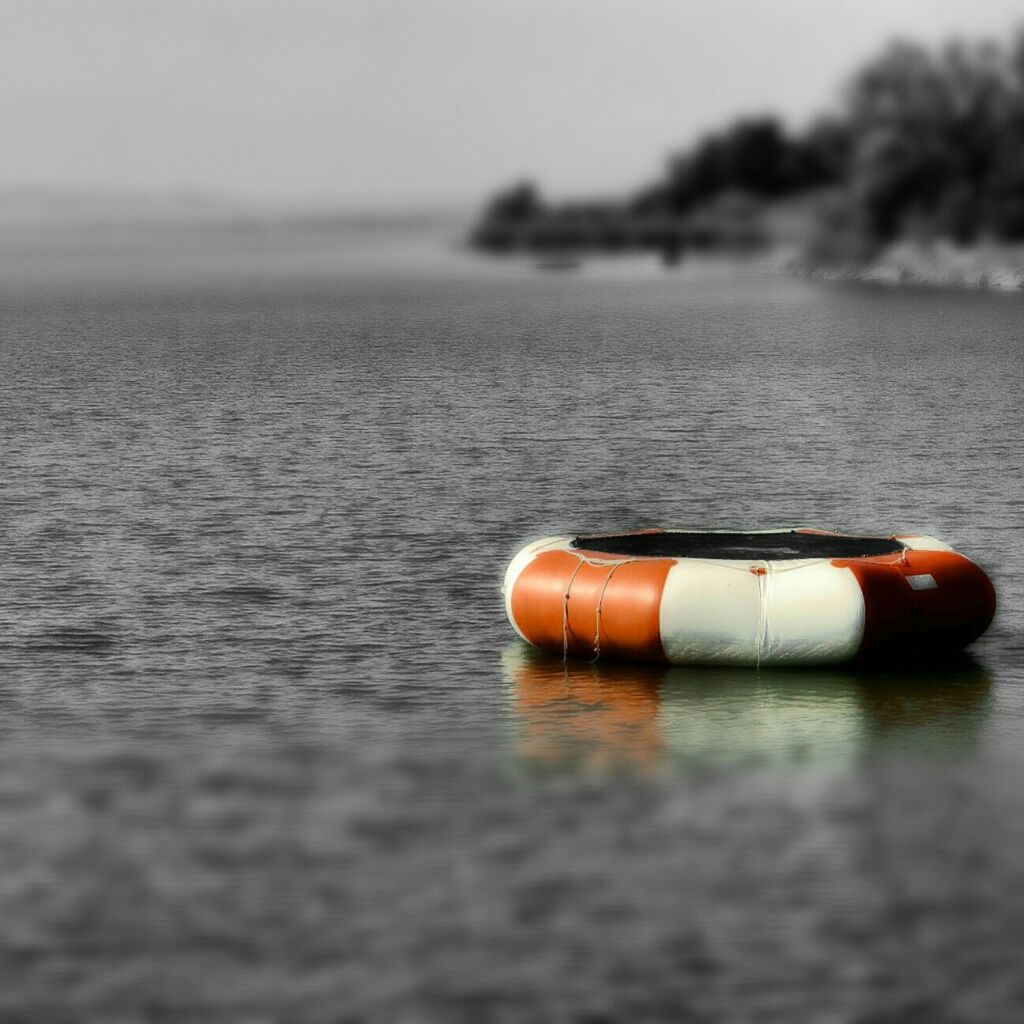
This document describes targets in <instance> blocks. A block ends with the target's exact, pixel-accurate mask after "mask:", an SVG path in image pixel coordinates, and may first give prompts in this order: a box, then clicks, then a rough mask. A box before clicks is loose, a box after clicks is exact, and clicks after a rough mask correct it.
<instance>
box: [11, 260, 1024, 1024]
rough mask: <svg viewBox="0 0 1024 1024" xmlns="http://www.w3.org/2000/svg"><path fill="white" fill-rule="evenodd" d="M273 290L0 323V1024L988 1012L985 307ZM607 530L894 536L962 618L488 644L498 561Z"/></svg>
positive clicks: (846, 298) (993, 817) (92, 306)
mask: <svg viewBox="0 0 1024 1024" xmlns="http://www.w3.org/2000/svg"><path fill="white" fill-rule="evenodd" d="M282 266H283V264H282ZM287 266H288V269H287V272H285V270H283V269H281V267H280V266H277V265H276V264H273V262H272V261H271V262H270V263H266V264H258V265H257V266H256V267H255V269H254V267H253V266H252V265H249V264H246V265H245V266H244V267H243V268H242V269H238V267H236V268H235V271H233V272H231V273H227V272H224V273H221V274H220V275H219V276H218V275H211V276H206V275H205V274H203V273H199V272H195V273H193V274H191V275H190V274H188V273H183V274H179V275H177V276H175V277H173V279H168V281H164V282H163V283H161V281H160V280H159V274H156V275H155V276H154V275H148V276H147V275H146V274H141V275H137V276H136V277H134V278H131V280H130V281H129V283H128V284H127V285H124V286H122V287H115V286H114V285H113V284H112V283H111V281H110V280H109V279H107V280H105V281H103V282H100V283H98V284H97V283H94V284H93V285H90V286H86V285H85V284H84V283H82V282H80V281H78V282H70V283H69V282H67V281H64V282H63V283H52V284H49V285H46V284H44V283H39V281H36V283H35V285H34V286H32V287H24V286H23V285H24V282H21V284H19V286H18V287H12V288H10V289H7V290H6V291H5V294H4V298H3V300H2V304H0V332H2V333H0V341H2V350H0V425H2V440H3V444H2V449H0V460H2V476H0V487H2V490H0V498H2V505H0V515H2V522H3V542H2V548H0V551H2V572H3V587H2V590H0V665H2V669H3V674H2V686H0V712H2V713H0V858H2V863H3V870H2V873H0V976H2V977H3V979H4V982H3V984H2V986H0V1016H2V1017H3V1019H4V1020H11V1021H18V1020H25V1021H43V1020H45V1021H47V1022H56V1024H59V1022H61V1021H69V1022H70V1021H97V1022H100V1021H102V1022H111V1021H113V1022H120V1021H138V1020H145V1021H149V1020H153V1021H171V1020H173V1021H178V1020H183V1021H217V1022H227V1024H233V1022H243V1021H244V1022H247V1024H248V1022H264V1021H266V1022H277V1021H281V1022H306V1021H308V1022H325V1024H328V1022H337V1021H349V1020H351V1021H363V1020H366V1021H382V1022H391V1021H408V1022H414V1021H415V1022H421V1021H423V1022H448V1021H460V1022H461V1021H467V1022H470V1021H472V1022H479V1021H482V1022H489V1021H541V1020H543V1021H555V1022H560V1021H566V1022H569V1021H580V1022H582V1021H589V1022H591V1024H596V1022H600V1021H615V1020H629V1021H661V1020H708V1021H719V1020H721V1021H729V1022H742V1021H748V1020H749V1021H752V1022H753V1021H757V1022H759V1024H760V1022H765V1021H780V1022H793V1021H798V1020H813V1021H828V1022H832V1021H835V1022H840V1021H851V1022H868V1021H893V1022H896V1021H899V1022H907V1021H928V1022H929V1024H934V1022H942V1021H950V1022H952V1021H957V1022H962V1021H978V1022H984V1024H993V1022H1001V1021H1007V1022H1009V1021H1014V1022H1016V1021H1018V1020H1019V1019H1020V1006H1021V1005H1024V972H1022V971H1021V970H1020V963H1021V949H1022V944H1024V856H1022V854H1021V850H1022V849H1024V845H1022V844H1024V785H1022V783H1024V628H1022V621H1021V610H1022V607H1024V529H1022V512H1024V497H1022V491H1021V484H1020V462H1021V453H1022V451H1024V408H1022V403H1021V401H1020V387H1021V383H1022V379H1024V374H1022V369H1024V348H1022V344H1021V343H1022V327H1021V325H1022V323H1024V300H1022V299H1021V298H1019V297H1010V296H999V295H984V294H950V293H940V292H918V291H910V290H871V289H867V288H860V287H844V286H837V285H823V284H817V283H812V282H806V281H796V280H785V279H779V280H759V279H757V278H753V277H748V276H739V277H730V276H728V275H726V274H724V273H720V272H715V273H692V272H691V273H690V274H688V275H687V274H684V275H682V276H678V275H669V276H661V275H659V274H653V273H652V274H646V273H637V274H633V273H626V272H625V271H621V272H620V271H615V270H607V271H593V272H585V273H583V274H581V275H564V276H563V275H543V274H539V273H536V272H532V271H530V270H521V269H509V270H507V271H506V270H501V269H494V268H485V269H477V268H473V267H472V266H470V265H469V264H462V263H459V262H456V261H451V262H449V263H447V264H446V265H445V266H444V267H443V268H442V267H440V266H433V265H431V264H429V263H418V264H415V265H413V264H409V265H408V266H406V267H404V268H398V267H387V268H385V267H384V265H383V264H381V265H380V266H376V267H375V268H372V267H368V266H363V267H360V266H359V265H357V264H354V263H345V261H339V262H338V264H337V265H336V266H335V267H334V268H333V269H332V270H331V272H328V271H327V269H326V268H327V267H328V262H327V261H326V260H321V261H320V264H319V265H317V261H316V260H312V261H311V262H310V263H309V264H306V263H302V262H301V261H300V262H299V263H298V264H296V263H295V262H294V261H292V262H290V263H288V264H287ZM649 525H663V526H695V527H700V526H708V527H726V526H732V527H758V526H764V527H769V526H789V525H809V526H819V527H824V528H834V529H841V530H851V531H868V532H875V531H882V532H892V531H899V532H917V531H920V532H928V533H934V534H936V535H938V536H940V537H942V538H944V539H946V540H948V541H949V542H951V543H953V544H955V545H956V546H957V547H958V548H959V549H961V550H963V551H964V552H966V553H967V554H969V555H971V556H972V557H974V558H975V559H976V560H977V561H979V562H980V563H981V564H982V565H983V566H985V567H986V568H987V569H988V570H989V571H990V573H991V575H992V576H993V578H994V581H995V583H996V586H997V590H998V593H999V597H1000V609H999V612H998V617H997V620H996V623H995V624H994V626H993V628H992V629H991V631H990V632H989V634H988V635H987V636H986V637H985V638H984V639H983V640H982V641H981V642H979V643H978V644H977V645H975V647H974V648H973V649H972V654H971V657H969V658H965V659H963V660H962V661H957V660H953V661H951V663H950V664H948V665H946V666H942V667H941V668H939V669H931V670H928V671H925V672H918V673H907V672H875V673H865V672H857V671H842V670H828V671H823V672H814V671H801V672H789V673H786V672H780V671H772V672H767V671H765V672H761V673H757V672H754V671H751V670H743V669H736V670H729V671H723V670H721V669H715V670H698V669H690V670H681V669H675V670H671V671H668V670H653V669H637V668H630V667H628V666H614V665H608V666H600V667H592V666H589V665H586V664H582V665H577V664H574V665H569V666H563V665H562V663H561V662H560V661H558V660H554V661H552V660H551V659H550V658H545V657H537V656H532V655H531V654H530V652H529V651H527V650H526V649H525V648H524V646H523V645H521V644H520V643H519V642H518V641H516V640H515V639H514V634H513V633H512V631H511V629H510V627H509V626H508V625H507V623H506V621H505V618H504V613H503V609H502V603H501V598H500V595H499V592H498V587H499V583H500V577H501V574H502V571H503V568H504V565H505V562H506V561H507V559H508V558H509V557H510V556H511V554H512V553H513V552H514V551H515V550H516V549H517V548H518V547H519V546H520V545H521V544H522V543H524V542H525V541H527V540H529V539H531V538H534V537H537V536H543V535H545V534H550V533H556V532H563V531H564V532H570V531H577V530H594V531H597V530H613V529H618V528H635V527H642V526H649Z"/></svg>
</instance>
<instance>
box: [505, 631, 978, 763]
mask: <svg viewBox="0 0 1024 1024" xmlns="http://www.w3.org/2000/svg"><path fill="white" fill-rule="evenodd" d="M503 665H504V672H505V678H506V681H507V682H508V684H509V687H510V689H511V698H512V704H513V707H514V711H515V728H516V739H517V749H518V753H519V756H520V758H521V760H522V761H523V762H524V763H526V764H529V765H532V766H534V767H550V768H573V769H578V770H581V771H584V772H590V771H594V772H598V773H601V772H606V771H615V770H626V771H641V772H650V771H658V770H661V769H664V768H668V767H671V766H679V767H684V766H691V767H701V766H707V767H714V766H723V767H724V766H727V765H732V766H742V765H749V766H751V767H757V766H764V767H779V768H784V767H798V766H800V765H802V764H808V763H813V764H817V765H820V766H822V767H827V766H828V765H837V766H838V765H843V764H847V763H849V762H851V761H853V760H855V759H856V758H858V757H860V756H862V755H865V754H871V753H880V754H885V753H892V754H901V753H911V754H918V755H923V756H928V757H940V758H941V757H955V756H957V755H959V754H961V753H963V752H966V751H969V750H970V749H972V748H973V746H974V744H975V742H976V740H977V735H978V732H979V731H980V727H981V725H982V723H983V722H984V720H985V718H986V716H987V712H988V706H989V701H990V694H991V688H992V680H991V676H990V675H989V673H988V671H987V670H986V669H985V668H984V667H983V666H981V665H979V664H978V663H977V662H976V661H974V660H973V659H971V658H970V657H969V656H967V655H963V656H962V657H959V658H956V659H952V661H951V660H950V659H949V658H947V659H945V661H944V662H943V664H942V665H935V666H922V667H919V668H914V669H908V668H906V667H901V668H899V669H893V668H890V669H881V668H878V669H869V668H860V669H858V668H826V669H817V670H809V669H800V670H785V669H776V670H772V671H764V670H762V671H760V672H758V673H756V674H754V673H751V672H750V671H749V670H744V669H737V668H722V667H714V668H710V667H700V668H698V667H693V668H691V667H675V668H668V667H655V666H645V665H628V664H619V663H614V662H599V663H586V662H578V661H572V660H570V661H567V662H563V661H562V659H560V658H557V657H553V656H551V655H549V654H545V653H543V652H539V651H535V650H534V649H532V648H530V647H528V646H527V645H525V644H515V645H512V646H510V647H508V648H507V649H506V651H505V653H504V656H503Z"/></svg>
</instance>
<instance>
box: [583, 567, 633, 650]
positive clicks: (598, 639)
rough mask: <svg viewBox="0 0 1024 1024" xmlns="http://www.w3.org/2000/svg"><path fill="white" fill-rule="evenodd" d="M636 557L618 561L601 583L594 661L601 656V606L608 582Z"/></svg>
mask: <svg viewBox="0 0 1024 1024" xmlns="http://www.w3.org/2000/svg"><path fill="white" fill-rule="evenodd" d="M635 561H636V559H635V558H631V559H630V560H629V561H628V562H616V563H615V564H614V565H613V566H612V571H611V572H610V573H608V575H607V576H605V578H604V583H603V584H602V585H601V593H600V595H599V596H598V599H597V610H596V612H595V614H594V657H593V659H592V660H593V661H597V660H598V659H599V658H600V657H601V608H602V606H603V605H604V595H605V592H606V591H607V590H608V584H609V583H610V582H611V579H612V577H613V576H614V575H615V570H616V569H618V568H619V567H620V566H623V565H629V564H631V563H632V562H635Z"/></svg>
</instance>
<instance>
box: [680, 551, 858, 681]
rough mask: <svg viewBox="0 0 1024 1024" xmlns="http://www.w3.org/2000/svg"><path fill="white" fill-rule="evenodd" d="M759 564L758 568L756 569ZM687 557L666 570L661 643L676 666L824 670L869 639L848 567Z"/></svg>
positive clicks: (817, 562)
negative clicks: (807, 664)
mask: <svg viewBox="0 0 1024 1024" xmlns="http://www.w3.org/2000/svg"><path fill="white" fill-rule="evenodd" d="M755 565H756V563H755ZM760 567H761V568H763V569H764V570H765V571H764V573H763V574H760V575H759V574H757V573H754V572H751V562H749V561H730V560H724V559H723V560H714V561H711V560H708V561H699V560H697V559H684V560H681V561H679V562H677V563H676V564H675V565H674V566H673V567H672V569H671V570H669V574H668V578H667V579H666V580H665V591H664V594H663V596H662V600H661V642H662V646H663V647H664V649H665V655H666V657H667V658H668V660H669V661H671V662H677V663H690V664H693V663H704V664H715V663H730V664H748V665H781V664H790V665H796V664H800V663H803V662H814V663H816V664H824V663H828V662H841V661H845V660H847V659H849V658H851V657H852V656H853V655H854V654H855V653H856V652H857V649H858V648H859V647H860V643H861V640H862V638H863V636H864V595H863V593H862V592H861V589H860V585H859V584H858V583H857V579H856V577H855V576H854V575H853V573H852V572H851V571H850V570H849V569H840V568H837V567H836V566H833V565H832V564H831V562H829V561H824V560H821V559H806V560H803V559H801V560H794V561H787V562H784V563H781V564H780V563H775V564H774V567H773V565H772V563H767V562H766V563H760Z"/></svg>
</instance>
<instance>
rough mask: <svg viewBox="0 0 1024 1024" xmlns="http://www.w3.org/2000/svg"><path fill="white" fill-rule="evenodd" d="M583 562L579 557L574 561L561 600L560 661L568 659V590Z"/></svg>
mask: <svg viewBox="0 0 1024 1024" xmlns="http://www.w3.org/2000/svg"><path fill="white" fill-rule="evenodd" d="M584 564H585V562H584V560H583V559H582V558H581V559H580V560H579V562H577V563H576V568H575V569H573V571H572V575H571V576H570V577H569V582H568V583H567V584H566V585H565V598H564V600H563V601H562V661H563V662H567V661H568V660H569V591H570V590H572V585H573V583H574V582H575V580H576V576H577V574H578V573H579V571H580V569H582V568H583V566H584Z"/></svg>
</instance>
